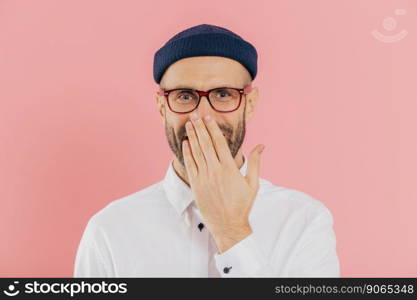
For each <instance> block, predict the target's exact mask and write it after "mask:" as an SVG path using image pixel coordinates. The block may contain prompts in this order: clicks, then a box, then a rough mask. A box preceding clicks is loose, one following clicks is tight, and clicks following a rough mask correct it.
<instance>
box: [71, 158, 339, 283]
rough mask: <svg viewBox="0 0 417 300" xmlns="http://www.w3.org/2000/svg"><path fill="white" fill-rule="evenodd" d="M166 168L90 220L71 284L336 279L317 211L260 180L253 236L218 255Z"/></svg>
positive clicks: (325, 222) (328, 226) (325, 220)
mask: <svg viewBox="0 0 417 300" xmlns="http://www.w3.org/2000/svg"><path fill="white" fill-rule="evenodd" d="M243 159H244V163H243V165H242V167H241V168H240V172H241V173H242V175H246V170H247V158H246V157H245V155H243ZM172 163H173V160H171V161H170V164H169V166H168V170H167V172H166V175H165V178H164V179H163V180H162V181H160V182H157V183H155V184H153V185H150V186H148V187H146V188H145V189H143V190H141V191H138V192H136V193H133V194H130V195H128V196H125V197H123V198H120V199H117V200H115V201H113V202H111V203H110V204H108V205H107V206H106V207H104V208H103V209H101V210H100V211H99V212H97V213H96V214H95V215H93V216H92V217H91V218H90V220H89V221H88V224H87V226H86V228H85V230H84V233H83V235H82V238H81V242H80V245H79V247H78V251H77V254H76V258H75V267H74V277H339V276H340V275H339V260H338V256H337V253H336V236H335V233H334V230H333V217H332V214H331V212H330V211H329V210H328V209H327V207H326V206H325V205H324V204H322V203H321V202H319V201H318V200H316V199H314V198H313V197H311V196H310V195H308V194H306V193H303V192H301V191H298V190H294V189H289V188H286V187H280V186H276V185H274V184H272V183H271V182H269V181H267V180H265V179H262V178H259V190H258V194H257V196H256V199H255V202H254V204H253V206H252V210H251V213H250V215H249V223H250V225H251V228H252V231H253V232H252V233H251V234H250V235H249V236H247V237H246V238H244V239H243V240H241V241H240V242H238V243H237V244H235V245H233V246H232V247H231V248H229V249H228V250H226V251H225V252H223V253H222V254H219V253H218V251H217V247H216V244H215V242H214V240H213V238H212V236H211V234H210V232H209V231H208V230H207V228H206V227H205V226H204V219H203V218H202V216H201V214H200V212H199V210H198V209H197V207H196V205H195V201H194V200H193V196H192V193H191V189H190V188H189V187H188V186H187V185H186V184H185V183H184V182H183V181H182V179H181V178H180V177H179V176H178V175H177V173H176V172H175V170H174V168H173V165H172Z"/></svg>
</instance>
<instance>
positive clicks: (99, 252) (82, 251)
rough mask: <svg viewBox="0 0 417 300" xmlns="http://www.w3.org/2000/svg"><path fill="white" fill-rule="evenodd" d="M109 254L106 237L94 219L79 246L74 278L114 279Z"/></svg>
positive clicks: (87, 227) (85, 230)
mask: <svg viewBox="0 0 417 300" xmlns="http://www.w3.org/2000/svg"><path fill="white" fill-rule="evenodd" d="M106 253H107V255H106ZM108 253H109V251H107V249H106V243H105V236H104V234H103V232H102V231H101V230H100V228H99V227H98V226H97V225H96V223H95V222H94V220H93V218H92V219H91V220H90V221H89V222H88V224H87V226H86V228H85V229H84V233H83V235H82V237H81V241H80V244H79V246H78V250H77V254H76V258H75V265H74V277H114V272H113V269H112V268H111V266H112V264H111V259H110V255H108Z"/></svg>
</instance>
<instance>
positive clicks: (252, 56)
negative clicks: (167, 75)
mask: <svg viewBox="0 0 417 300" xmlns="http://www.w3.org/2000/svg"><path fill="white" fill-rule="evenodd" d="M193 56H223V57H228V58H231V59H234V60H236V61H238V62H240V63H241V64H242V65H243V66H244V67H245V68H246V69H247V70H248V71H249V73H250V75H251V77H252V80H253V79H255V77H256V72H257V58H258V54H257V52H256V49H255V47H254V46H252V45H251V44H250V43H248V42H247V41H245V40H243V39H242V38H241V37H240V36H238V35H237V34H235V33H233V32H232V31H230V30H228V29H226V28H223V27H219V26H215V25H209V24H201V25H197V26H194V27H191V28H188V29H186V30H184V31H181V32H180V33H178V34H176V35H175V36H174V37H172V38H171V39H170V40H169V41H168V42H166V43H165V45H164V46H163V47H162V48H160V49H159V50H158V51H157V52H156V53H155V56H154V62H153V77H154V80H155V82H156V83H158V84H159V83H160V81H161V78H162V75H163V74H164V72H165V71H166V69H168V67H169V66H170V65H171V64H172V63H174V62H176V61H177V60H180V59H182V58H186V57H193Z"/></svg>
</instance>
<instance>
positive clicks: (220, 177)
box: [182, 112, 265, 253]
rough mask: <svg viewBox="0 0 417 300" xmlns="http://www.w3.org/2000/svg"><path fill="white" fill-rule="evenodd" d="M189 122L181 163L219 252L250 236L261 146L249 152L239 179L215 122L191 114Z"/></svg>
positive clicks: (257, 184) (226, 145) (238, 171)
mask: <svg viewBox="0 0 417 300" xmlns="http://www.w3.org/2000/svg"><path fill="white" fill-rule="evenodd" d="M193 116H196V117H197V119H195V118H193ZM191 119H192V122H190V121H188V122H187V123H186V130H187V135H188V141H184V142H183V145H182V147H183V155H184V164H185V167H186V170H187V176H188V181H189V184H190V186H191V190H192V194H193V196H194V199H195V200H196V205H197V207H198V209H199V210H200V212H201V214H202V216H203V218H204V220H205V223H206V226H207V228H208V230H209V231H210V232H211V234H212V235H213V238H214V240H215V242H216V244H217V247H218V248H219V251H220V253H222V252H224V251H226V250H227V249H229V248H230V247H232V246H233V245H234V244H236V243H238V242H239V241H241V240H242V239H244V238H245V237H247V236H248V235H250V234H251V233H252V229H251V227H250V224H249V213H250V210H251V208H252V205H253V202H254V200H255V198H256V194H257V192H258V189H259V165H260V153H261V152H262V151H263V149H264V148H265V146H263V145H257V146H256V147H255V148H254V149H253V150H252V151H251V153H250V155H249V159H248V168H247V172H246V176H243V175H242V174H241V173H240V170H239V169H238V168H237V166H236V163H235V160H234V158H233V157H232V154H231V152H230V148H229V146H228V143H227V140H226V138H225V137H224V136H223V133H222V131H221V130H220V128H219V127H218V125H217V123H216V122H215V120H213V118H211V117H209V120H207V119H205V120H204V121H203V120H202V119H200V118H198V115H197V114H196V113H195V112H194V113H192V115H191Z"/></svg>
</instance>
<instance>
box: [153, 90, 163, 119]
mask: <svg viewBox="0 0 417 300" xmlns="http://www.w3.org/2000/svg"><path fill="white" fill-rule="evenodd" d="M155 99H156V105H157V107H158V111H159V114H160V115H161V119H162V120H165V99H164V97H162V96H160V95H158V93H156V96H155Z"/></svg>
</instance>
